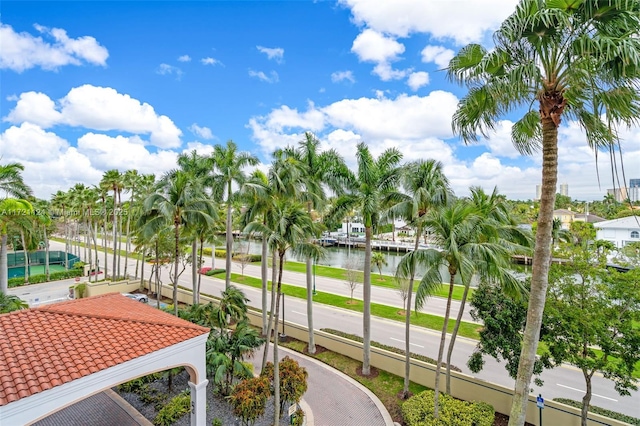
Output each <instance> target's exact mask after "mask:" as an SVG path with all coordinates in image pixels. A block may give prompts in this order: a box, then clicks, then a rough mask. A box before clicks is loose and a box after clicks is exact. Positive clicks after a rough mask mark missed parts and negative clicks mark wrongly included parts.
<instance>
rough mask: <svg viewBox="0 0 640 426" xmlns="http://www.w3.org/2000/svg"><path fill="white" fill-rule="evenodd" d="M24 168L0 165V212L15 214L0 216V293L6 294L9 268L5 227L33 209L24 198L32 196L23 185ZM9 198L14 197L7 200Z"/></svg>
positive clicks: (18, 164) (20, 165)
mask: <svg viewBox="0 0 640 426" xmlns="http://www.w3.org/2000/svg"><path fill="white" fill-rule="evenodd" d="M23 170H24V166H23V165H22V164H20V163H9V164H2V165H0V191H3V192H4V198H0V203H2V206H1V207H0V210H5V211H7V212H11V213H13V212H15V213H16V215H13V214H7V215H5V214H3V215H0V293H3V294H6V293H7V289H8V285H9V268H8V264H7V226H8V225H9V223H11V222H12V221H15V220H18V219H19V218H18V217H16V216H17V215H18V216H19V215H20V214H21V213H23V212H24V213H28V212H32V211H33V208H32V207H31V204H30V203H29V202H28V201H27V200H26V198H28V197H30V196H31V195H32V191H31V188H29V186H28V185H27V184H26V183H24V179H23V178H22V171H23ZM9 196H13V197H16V198H15V199H14V198H8V197H9Z"/></svg>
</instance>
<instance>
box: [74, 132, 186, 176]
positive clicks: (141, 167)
mask: <svg viewBox="0 0 640 426" xmlns="http://www.w3.org/2000/svg"><path fill="white" fill-rule="evenodd" d="M78 152H80V153H82V154H84V155H86V156H87V157H88V158H90V159H91V165H92V166H93V167H95V168H97V169H99V170H110V169H119V170H129V169H136V170H138V172H140V173H145V174H146V173H154V174H155V173H161V172H164V171H168V170H171V169H172V168H175V166H176V160H177V153H176V152H174V151H165V150H159V151H158V152H149V151H148V150H147V149H146V148H145V146H144V142H143V141H142V140H141V139H140V138H139V137H138V136H132V137H125V136H116V137H111V136H107V135H103V134H96V133H87V134H85V135H83V136H81V137H80V138H79V139H78Z"/></svg>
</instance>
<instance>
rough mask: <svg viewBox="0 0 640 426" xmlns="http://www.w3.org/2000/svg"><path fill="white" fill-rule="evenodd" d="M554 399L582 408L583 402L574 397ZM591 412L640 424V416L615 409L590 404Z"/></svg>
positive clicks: (637, 425) (635, 424) (638, 425)
mask: <svg viewBox="0 0 640 426" xmlns="http://www.w3.org/2000/svg"><path fill="white" fill-rule="evenodd" d="M553 400H554V401H556V402H559V403H560V404H565V405H569V406H571V407H575V408H577V409H580V410H581V409H582V402H579V401H574V400H572V399H566V398H553ZM589 412H590V413H594V414H600V415H601V416H605V417H609V418H610V419H614V420H620V421H621V422H624V423H629V424H631V425H634V426H640V418H637V417H631V416H627V415H625V414H622V413H616V412H615V411H611V410H605V409H604V408H600V407H595V406H593V405H590V406H589Z"/></svg>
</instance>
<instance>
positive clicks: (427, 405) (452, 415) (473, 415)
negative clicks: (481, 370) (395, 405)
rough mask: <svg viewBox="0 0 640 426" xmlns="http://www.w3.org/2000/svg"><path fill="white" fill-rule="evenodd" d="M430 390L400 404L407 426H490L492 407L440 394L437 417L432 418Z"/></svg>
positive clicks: (493, 415) (493, 414) (491, 422)
mask: <svg viewBox="0 0 640 426" xmlns="http://www.w3.org/2000/svg"><path fill="white" fill-rule="evenodd" d="M433 397H434V392H433V391H432V390H426V391H424V392H421V393H419V394H418V395H415V396H412V397H411V398H409V399H408V400H407V401H406V402H405V403H404V404H402V415H403V417H404V421H405V423H406V424H407V426H469V425H475V426H492V425H493V420H494V417H495V410H494V409H493V407H492V406H491V405H489V404H487V403H485V402H468V401H462V400H459V399H455V398H453V397H452V396H449V395H447V394H446V393H440V397H439V399H438V401H439V404H440V410H439V412H438V413H439V417H438V418H437V419H434V418H433V408H434V407H433Z"/></svg>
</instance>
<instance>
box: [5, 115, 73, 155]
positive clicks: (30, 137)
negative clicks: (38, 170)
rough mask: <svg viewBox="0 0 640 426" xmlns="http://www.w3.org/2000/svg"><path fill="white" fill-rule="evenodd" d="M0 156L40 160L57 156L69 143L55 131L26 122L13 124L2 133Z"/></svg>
mask: <svg viewBox="0 0 640 426" xmlns="http://www.w3.org/2000/svg"><path fill="white" fill-rule="evenodd" d="M0 141H1V142H2V143H1V144H0V146H2V148H1V149H0V157H3V158H16V159H19V160H22V161H36V162H40V161H43V160H45V159H47V158H52V157H57V156H58V155H60V154H61V153H63V152H64V151H66V150H67V148H68V147H69V144H68V143H67V141H66V140H64V139H63V138H61V137H59V136H58V135H56V134H55V133H52V132H47V131H45V130H43V129H42V128H41V127H40V126H37V125H35V124H31V123H27V122H24V123H22V124H21V125H20V127H17V126H11V127H9V128H8V129H6V130H5V131H4V133H3V134H2V135H0Z"/></svg>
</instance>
